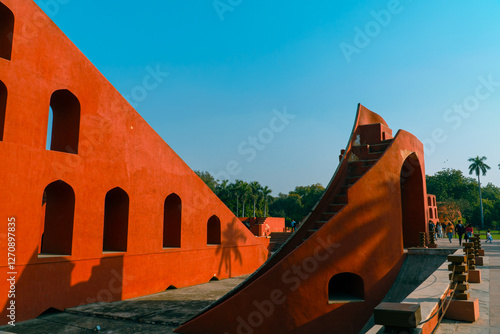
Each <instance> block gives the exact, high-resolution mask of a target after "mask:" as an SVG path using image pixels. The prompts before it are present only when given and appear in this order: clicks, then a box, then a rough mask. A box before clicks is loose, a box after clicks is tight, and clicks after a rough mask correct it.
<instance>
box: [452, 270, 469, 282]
mask: <svg viewBox="0 0 500 334" xmlns="http://www.w3.org/2000/svg"><path fill="white" fill-rule="evenodd" d="M469 272H470V271H469ZM452 276H453V282H467V278H468V275H467V273H465V274H459V275H453V274H452V273H450V274H449V275H448V277H449V279H450V280H451V279H452Z"/></svg>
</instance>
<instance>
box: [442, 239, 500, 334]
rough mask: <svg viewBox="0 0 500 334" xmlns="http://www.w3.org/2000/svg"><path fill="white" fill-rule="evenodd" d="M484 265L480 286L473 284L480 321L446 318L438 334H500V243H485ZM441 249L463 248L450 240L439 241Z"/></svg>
mask: <svg viewBox="0 0 500 334" xmlns="http://www.w3.org/2000/svg"><path fill="white" fill-rule="evenodd" d="M484 241H485V240H483V239H482V240H481V243H482V247H483V248H484V251H485V257H484V266H481V267H478V268H479V269H481V283H479V284H472V283H471V297H472V298H478V299H479V312H480V317H479V320H478V321H476V322H475V323H465V322H458V321H452V320H447V319H443V321H442V323H441V325H440V326H439V328H438V330H437V331H436V334H500V240H494V241H493V243H492V244H490V243H488V244H485V243H484ZM438 247H440V248H443V247H446V248H447V247H452V248H462V247H460V246H459V245H458V239H453V240H452V243H451V244H450V242H449V241H448V239H439V240H438Z"/></svg>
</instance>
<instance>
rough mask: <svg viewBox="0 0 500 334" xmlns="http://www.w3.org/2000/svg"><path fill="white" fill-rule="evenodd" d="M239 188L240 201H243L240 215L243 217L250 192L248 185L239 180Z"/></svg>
mask: <svg viewBox="0 0 500 334" xmlns="http://www.w3.org/2000/svg"><path fill="white" fill-rule="evenodd" d="M239 190H240V197H241V201H242V202H243V211H242V212H241V217H245V204H246V202H247V198H248V195H249V193H250V186H249V185H248V183H246V182H245V181H241V183H240V186H239Z"/></svg>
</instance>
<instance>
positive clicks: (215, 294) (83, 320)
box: [0, 275, 248, 334]
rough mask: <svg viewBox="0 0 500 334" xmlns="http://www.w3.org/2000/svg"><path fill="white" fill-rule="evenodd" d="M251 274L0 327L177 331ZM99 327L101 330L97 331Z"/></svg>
mask: <svg viewBox="0 0 500 334" xmlns="http://www.w3.org/2000/svg"><path fill="white" fill-rule="evenodd" d="M247 277H248V275H246V276H240V277H236V278H230V279H225V280H221V281H216V282H210V283H205V284H200V285H196V286H192V287H187V288H182V289H176V290H167V291H164V292H160V293H156V294H153V295H149V296H144V297H138V298H132V299H128V300H123V301H118V302H114V303H102V302H101V303H95V304H89V305H84V306H78V307H73V308H69V309H66V310H65V312H62V313H53V314H47V315H42V316H40V317H38V318H36V319H33V320H28V321H24V322H21V323H18V324H16V326H15V327H12V326H3V327H0V334H1V333H3V332H2V331H5V332H7V333H23V334H24V333H25V334H47V333H50V334H56V333H70V334H73V333H75V334H77V333H78V334H80V333H89V332H99V333H106V334H112V333H113V334H128V333H130V334H132V333H134V334H135V333H152V334H155V333H158V334H159V333H166V334H169V333H173V331H174V329H175V328H177V327H179V325H180V324H181V323H183V322H184V321H186V320H188V319H189V318H191V317H192V316H193V315H195V314H196V313H198V312H199V311H201V310H202V309H204V308H205V307H207V306H208V305H210V304H211V303H213V302H214V301H216V300H218V299H219V298H221V297H222V296H224V295H225V294H226V293H227V292H229V291H231V290H232V289H233V288H234V287H236V286H237V285H238V284H240V283H241V282H243V281H244V280H245V279H246V278H247ZM97 326H99V327H100V331H97V330H96V328H97Z"/></svg>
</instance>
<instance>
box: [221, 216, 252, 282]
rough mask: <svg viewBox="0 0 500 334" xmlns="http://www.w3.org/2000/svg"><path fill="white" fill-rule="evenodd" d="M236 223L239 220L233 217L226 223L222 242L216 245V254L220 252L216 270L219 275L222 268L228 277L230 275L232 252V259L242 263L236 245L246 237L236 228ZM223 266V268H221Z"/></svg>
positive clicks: (238, 222) (241, 242)
mask: <svg viewBox="0 0 500 334" xmlns="http://www.w3.org/2000/svg"><path fill="white" fill-rule="evenodd" d="M236 224H241V222H240V221H239V220H238V219H237V218H236V217H235V218H233V221H232V222H231V223H230V224H228V225H227V228H226V229H225V230H224V231H223V232H222V244H221V245H219V246H218V247H217V250H216V255H219V254H220V257H221V258H220V263H219V270H218V271H217V276H218V277H220V276H221V274H222V272H223V269H225V272H226V273H228V275H229V277H232V261H231V257H232V256H233V254H234V261H238V262H239V263H240V265H241V264H243V258H242V256H241V252H240V250H239V248H238V247H237V245H238V244H243V243H244V242H245V241H246V240H247V237H246V236H245V234H244V233H243V232H242V231H241V230H239V229H238V228H237V225H236ZM223 267H224V268H223Z"/></svg>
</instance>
